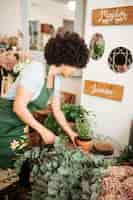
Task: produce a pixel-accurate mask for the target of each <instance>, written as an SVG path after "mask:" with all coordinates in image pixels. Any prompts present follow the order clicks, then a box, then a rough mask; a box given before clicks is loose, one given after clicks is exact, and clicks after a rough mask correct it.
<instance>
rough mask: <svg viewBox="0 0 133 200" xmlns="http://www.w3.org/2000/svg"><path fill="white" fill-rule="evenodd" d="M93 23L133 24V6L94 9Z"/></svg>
mask: <svg viewBox="0 0 133 200" xmlns="http://www.w3.org/2000/svg"><path fill="white" fill-rule="evenodd" d="M92 24H93V25H129V24H133V6H127V7H117V8H105V9H96V10H93V11H92Z"/></svg>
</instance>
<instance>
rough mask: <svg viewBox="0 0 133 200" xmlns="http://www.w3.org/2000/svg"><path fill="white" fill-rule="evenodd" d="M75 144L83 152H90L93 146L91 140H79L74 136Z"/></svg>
mask: <svg viewBox="0 0 133 200" xmlns="http://www.w3.org/2000/svg"><path fill="white" fill-rule="evenodd" d="M76 144H77V145H78V146H79V147H80V149H81V150H83V151H84V152H90V151H91V150H92V147H93V140H81V139H79V138H76Z"/></svg>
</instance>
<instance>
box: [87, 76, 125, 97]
mask: <svg viewBox="0 0 133 200" xmlns="http://www.w3.org/2000/svg"><path fill="white" fill-rule="evenodd" d="M84 93H85V94H89V95H91V96H98V97H103V98H106V99H112V100H115V101H122V99H123V93H124V87H123V86H121V85H115V84H110V83H104V82H97V81H90V80H86V81H85V84H84Z"/></svg>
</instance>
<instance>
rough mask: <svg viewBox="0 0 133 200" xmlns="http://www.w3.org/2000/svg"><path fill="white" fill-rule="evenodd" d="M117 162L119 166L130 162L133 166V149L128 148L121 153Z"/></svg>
mask: <svg viewBox="0 0 133 200" xmlns="http://www.w3.org/2000/svg"><path fill="white" fill-rule="evenodd" d="M117 162H118V163H119V164H121V163H123V162H129V163H130V164H132V165H133V147H132V146H126V147H125V148H124V150H123V151H122V152H121V154H120V156H119V157H118V158H117Z"/></svg>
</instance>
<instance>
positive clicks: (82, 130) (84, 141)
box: [75, 117, 93, 152]
mask: <svg viewBox="0 0 133 200" xmlns="http://www.w3.org/2000/svg"><path fill="white" fill-rule="evenodd" d="M75 129H76V131H77V132H78V137H77V138H76V144H77V145H78V146H79V147H80V148H81V150H83V151H84V152H86V151H87V152H89V151H91V149H92V147H93V140H92V138H93V132H92V129H91V127H90V124H89V121H88V119H87V118H85V117H83V118H79V119H77V120H76V124H75Z"/></svg>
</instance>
